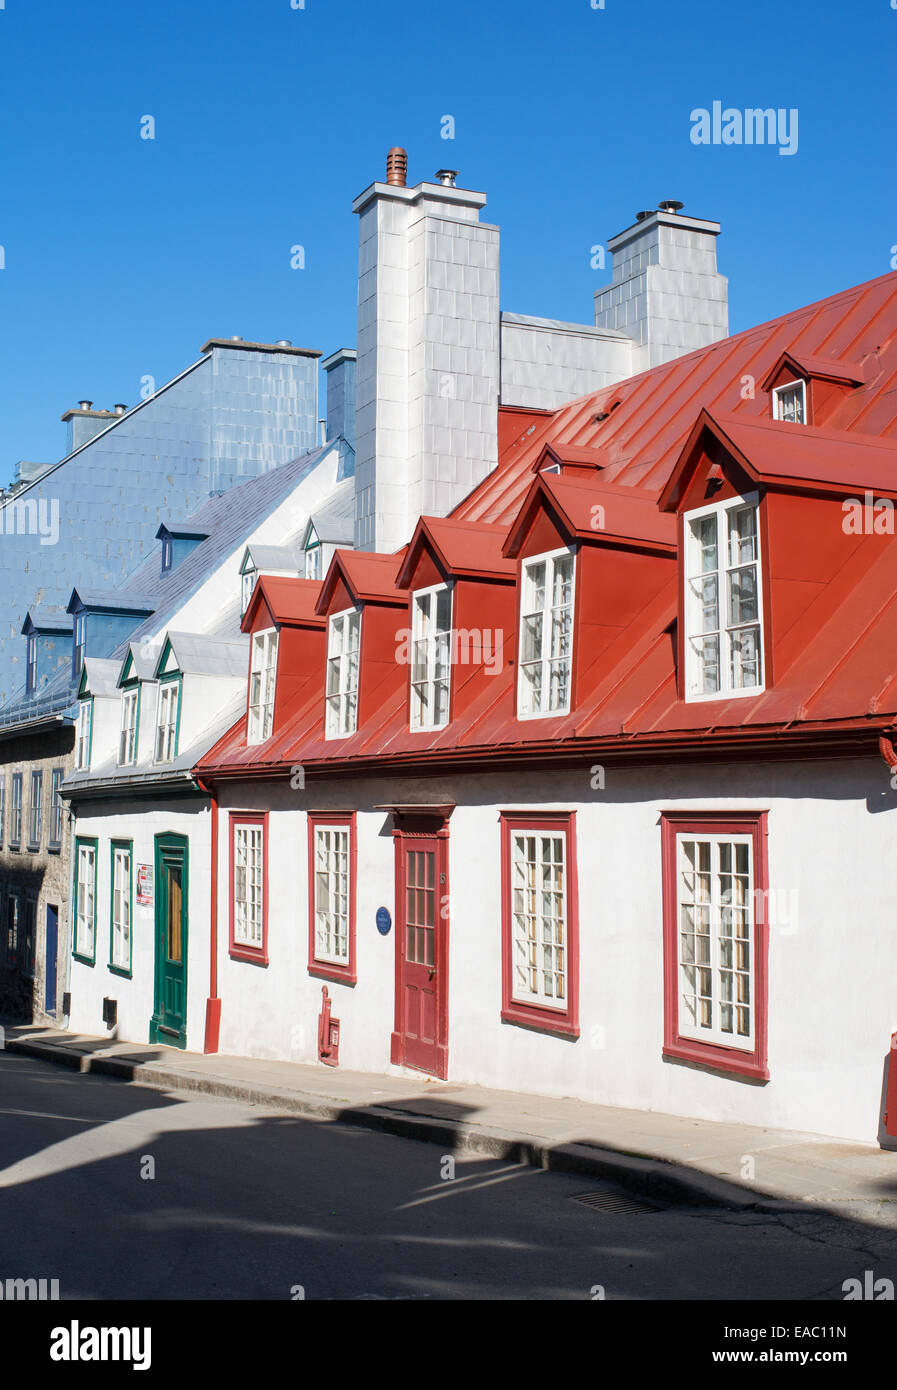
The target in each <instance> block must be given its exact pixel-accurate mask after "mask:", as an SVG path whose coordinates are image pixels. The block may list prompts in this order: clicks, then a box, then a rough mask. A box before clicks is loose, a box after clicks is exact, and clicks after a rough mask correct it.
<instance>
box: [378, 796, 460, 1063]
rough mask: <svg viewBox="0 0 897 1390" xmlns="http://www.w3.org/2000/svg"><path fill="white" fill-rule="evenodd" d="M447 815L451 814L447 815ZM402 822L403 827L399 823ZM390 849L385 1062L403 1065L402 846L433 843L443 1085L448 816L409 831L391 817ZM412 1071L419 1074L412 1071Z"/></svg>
mask: <svg viewBox="0 0 897 1390" xmlns="http://www.w3.org/2000/svg"><path fill="white" fill-rule="evenodd" d="M449 814H451V813H449ZM403 819H404V820H405V823H404V824H400V823H399V822H400V821H402V820H403ZM395 821H396V824H395V825H394V827H393V832H392V834H393V845H394V859H395V911H394V913H393V930H394V932H395V938H396V940H395V952H394V955H395V995H394V998H395V1027H394V1029H393V1033H392V1037H391V1039H390V1048H389V1059H390V1061H391V1062H392V1063H393V1065H395V1066H399V1067H401V1066H404V1065H405V1054H404V1042H405V1035H404V1018H403V1015H402V962H403V959H404V949H405V943H404V937H405V842H406V841H412V842H413V841H414V840H419V839H422V838H424V839H435V840H436V877H437V884H438V887H439V888H440V889H441V891H440V893H439V922H440V927H439V930H438V931H437V932H436V972H437V978H438V980H439V981H440V985H439V991H438V995H437V1000H436V1004H437V1009H436V1034H437V1036H436V1067H435V1070H434V1071H433V1072H432V1073H427V1075H433V1076H436V1077H438V1078H439V1080H441V1081H444V1080H445V1079H446V1077H447V1076H448V1055H449V959H450V955H449V932H450V926H451V901H452V899H451V886H450V883H449V824H448V816H427V817H419V818H417V819H415V821H414V822H413V824H414V829H413V830H412V829H411V828H410V826H409V824H408V820H407V818H403V817H400V816H398V815H396V816H395ZM426 822H430V825H431V827H432V828H430V829H420V828H418V826H420V825H424V824H425V823H426ZM414 1070H416V1071H417V1070H419V1068H417V1067H415V1068H414Z"/></svg>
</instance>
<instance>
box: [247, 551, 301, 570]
mask: <svg viewBox="0 0 897 1390" xmlns="http://www.w3.org/2000/svg"><path fill="white" fill-rule="evenodd" d="M247 555H248V556H249V557H250V558H251V560H252V565H253V566H254V568H255V569H257V570H258V571H259V572H260V573H262V574H274V573H276V572H278V571H281V570H282V571H283V572H284V573H286V574H297V575H298V574H299V572H300V570H301V568H302V551H301V550H300V548H299V546H298V545H296V546H293V545H247V547H246V554H245V555H244V556H243V564H244V565H245V564H246V556H247Z"/></svg>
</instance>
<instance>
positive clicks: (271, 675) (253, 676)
mask: <svg viewBox="0 0 897 1390" xmlns="http://www.w3.org/2000/svg"><path fill="white" fill-rule="evenodd" d="M276 670H277V629H276V628H271V629H270V630H269V631H267V632H254V633H253V635H252V667H251V670H250V675H249V725H248V728H247V733H246V742H247V743H264V742H265V740H266V739H269V738H270V737H271V732H272V730H273V728H274V690H275V674H276Z"/></svg>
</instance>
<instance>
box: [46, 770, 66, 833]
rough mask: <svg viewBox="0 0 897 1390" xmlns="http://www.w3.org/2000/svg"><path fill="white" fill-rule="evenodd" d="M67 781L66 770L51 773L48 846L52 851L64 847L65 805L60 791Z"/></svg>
mask: <svg viewBox="0 0 897 1390" xmlns="http://www.w3.org/2000/svg"><path fill="white" fill-rule="evenodd" d="M64 780H65V768H64V767H54V768H53V771H52V772H51V773H50V823H49V829H48V832H47V833H48V836H49V838H48V840H47V846H48V848H50V849H58V848H59V847H60V846H61V845H62V836H63V833H64V830H65V803H64V802H63V800H62V797H61V796H60V795H59V789H60V787H61V786H62V784H63V781H64Z"/></svg>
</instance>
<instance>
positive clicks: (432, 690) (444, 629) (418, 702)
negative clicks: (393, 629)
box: [411, 585, 452, 729]
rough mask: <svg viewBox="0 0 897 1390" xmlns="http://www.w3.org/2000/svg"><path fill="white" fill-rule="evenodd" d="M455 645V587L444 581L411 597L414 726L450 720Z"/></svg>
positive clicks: (432, 726)
mask: <svg viewBox="0 0 897 1390" xmlns="http://www.w3.org/2000/svg"><path fill="white" fill-rule="evenodd" d="M451 649H452V591H451V589H449V588H448V587H447V586H445V585H442V586H440V587H439V588H436V589H423V590H421V591H420V592H418V593H416V594H413V595H412V599H411V727H412V729H437V728H441V727H442V725H444V724H447V723H448V716H449V680H450V675H451Z"/></svg>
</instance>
